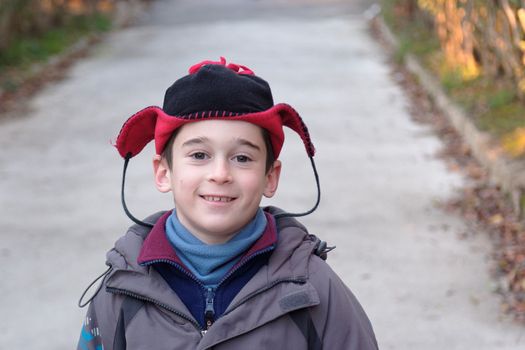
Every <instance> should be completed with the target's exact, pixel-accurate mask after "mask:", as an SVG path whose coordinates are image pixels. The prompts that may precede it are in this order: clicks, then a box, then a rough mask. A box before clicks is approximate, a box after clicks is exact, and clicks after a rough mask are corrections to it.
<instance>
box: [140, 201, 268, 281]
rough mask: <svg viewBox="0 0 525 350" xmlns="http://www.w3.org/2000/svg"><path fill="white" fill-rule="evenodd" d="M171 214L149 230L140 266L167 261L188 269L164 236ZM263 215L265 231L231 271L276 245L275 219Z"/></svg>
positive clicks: (142, 250)
mask: <svg viewBox="0 0 525 350" xmlns="http://www.w3.org/2000/svg"><path fill="white" fill-rule="evenodd" d="M171 213H172V211H168V212H166V213H164V214H163V215H162V216H161V217H160V218H159V219H158V220H157V222H156V223H155V225H154V226H153V228H152V229H151V232H150V233H149V234H148V236H147V237H146V239H145V240H144V244H143V245H142V248H141V250H140V254H139V256H138V259H137V262H138V263H139V264H140V265H143V266H147V265H151V264H154V263H155V262H160V261H163V262H166V261H167V262H170V263H175V264H178V265H180V266H182V267H183V268H185V269H186V270H188V268H186V267H185V266H184V264H183V263H182V261H181V259H180V258H179V257H178V255H177V253H176V251H175V249H174V248H173V247H172V245H171V243H170V242H169V240H168V237H167V236H166V221H167V220H168V218H169V216H170V215H171ZM264 214H265V215H266V219H267V221H268V224H267V225H266V229H265V230H264V232H263V234H262V235H261V237H260V238H259V239H258V240H257V241H255V243H254V244H253V245H252V246H251V248H250V249H249V250H248V251H247V252H245V253H244V254H243V257H242V258H241V259H240V260H239V262H238V263H237V264H236V265H235V266H233V267H232V269H235V268H237V267H238V266H239V265H241V264H243V263H244V262H245V261H246V260H247V259H249V258H250V257H251V256H252V255H254V254H256V253H257V252H259V251H262V250H266V249H268V248H270V247H273V246H275V244H276V243H277V227H276V223H275V219H274V217H273V216H272V215H271V214H270V213H267V212H265V213H264ZM188 272H189V270H188Z"/></svg>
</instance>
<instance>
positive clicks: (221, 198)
mask: <svg viewBox="0 0 525 350" xmlns="http://www.w3.org/2000/svg"><path fill="white" fill-rule="evenodd" d="M201 198H203V199H204V200H205V201H208V202H223V203H228V202H231V201H232V200H234V199H235V198H233V197H226V196H207V195H204V196H201Z"/></svg>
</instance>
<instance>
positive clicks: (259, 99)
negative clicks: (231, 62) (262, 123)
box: [162, 64, 273, 116]
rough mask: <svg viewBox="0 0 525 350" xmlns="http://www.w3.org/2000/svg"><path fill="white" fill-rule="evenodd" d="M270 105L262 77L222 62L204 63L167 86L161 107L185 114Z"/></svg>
mask: <svg viewBox="0 0 525 350" xmlns="http://www.w3.org/2000/svg"><path fill="white" fill-rule="evenodd" d="M250 73H251V72H250ZM271 107H273V97H272V92H271V90H270V86H269V85H268V83H267V82H266V81H265V80H263V79H261V78H259V77H257V76H255V75H253V73H252V74H249V73H238V72H236V71H235V70H233V69H231V68H229V67H227V66H224V65H220V64H206V65H203V66H201V67H199V69H198V70H197V71H196V72H194V73H190V74H189V75H187V76H184V77H182V78H180V79H178V80H177V81H175V83H173V85H171V86H170V87H169V88H168V89H167V90H166V94H165V95H164V105H163V107H162V109H163V110H164V111H165V112H166V113H168V114H169V115H176V116H185V115H190V114H193V113H197V112H205V111H227V112H233V113H240V114H244V113H256V112H262V111H265V110H267V109H269V108H271Z"/></svg>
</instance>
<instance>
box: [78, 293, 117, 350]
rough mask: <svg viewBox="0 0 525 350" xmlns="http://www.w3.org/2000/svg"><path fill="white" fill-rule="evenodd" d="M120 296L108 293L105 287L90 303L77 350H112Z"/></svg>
mask: <svg viewBox="0 0 525 350" xmlns="http://www.w3.org/2000/svg"><path fill="white" fill-rule="evenodd" d="M121 299H122V298H121V297H120V296H117V295H114V294H111V293H108V292H106V291H105V286H104V285H103V286H102V288H101V290H100V291H99V292H98V293H97V294H96V296H95V297H94V298H93V300H92V301H91V302H90V303H89V307H88V311H87V314H86V317H85V318H84V323H83V324H82V330H81V331H80V339H79V341H78V345H77V350H112V349H113V340H114V337H115V331H116V327H117V322H118V310H119V308H120V306H119V305H120V304H121V303H122V300H121Z"/></svg>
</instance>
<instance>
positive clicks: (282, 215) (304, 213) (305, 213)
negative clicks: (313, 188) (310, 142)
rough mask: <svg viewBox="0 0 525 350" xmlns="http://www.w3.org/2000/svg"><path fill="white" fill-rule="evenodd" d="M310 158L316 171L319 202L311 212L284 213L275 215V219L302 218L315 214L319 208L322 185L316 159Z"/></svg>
mask: <svg viewBox="0 0 525 350" xmlns="http://www.w3.org/2000/svg"><path fill="white" fill-rule="evenodd" d="M308 158H310V163H311V164H312V169H313V171H314V176H315V184H316V185H317V200H316V202H315V204H314V206H313V207H312V209H310V210H307V211H305V212H303V213H287V212H284V213H279V214H276V215H275V218H276V219H279V218H286V217H290V218H291V217H294V218H296V217H300V216H306V215H308V214H311V213H313V212H314V211H315V210H316V209H317V207H318V206H319V203H320V202H321V184H320V183H319V174H318V173H317V168H316V167H315V162H314V158H313V157H311V156H308Z"/></svg>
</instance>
